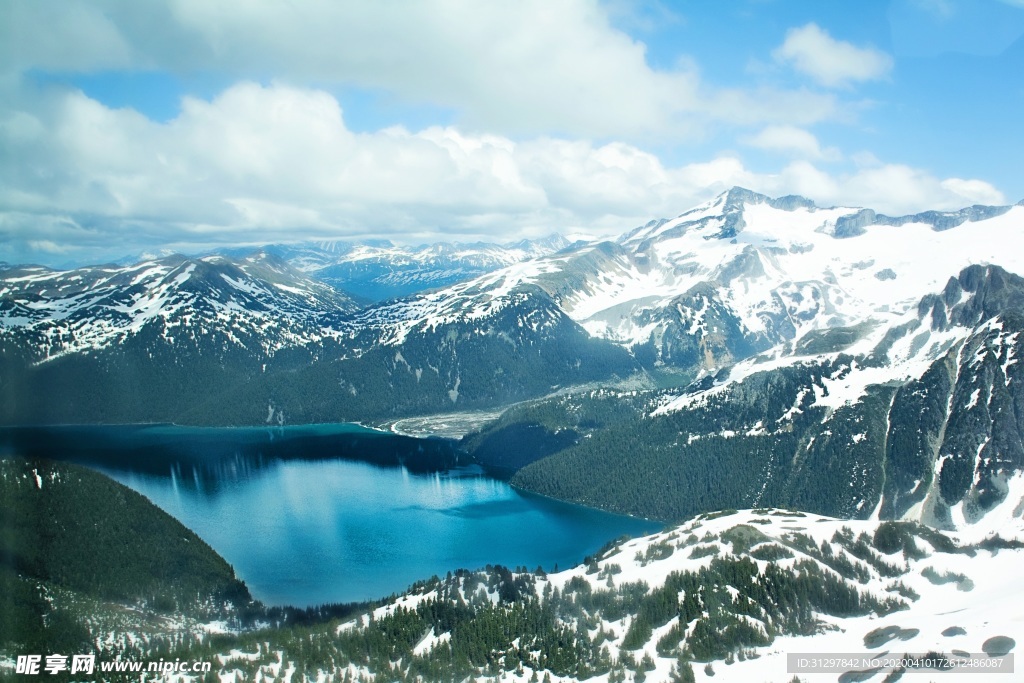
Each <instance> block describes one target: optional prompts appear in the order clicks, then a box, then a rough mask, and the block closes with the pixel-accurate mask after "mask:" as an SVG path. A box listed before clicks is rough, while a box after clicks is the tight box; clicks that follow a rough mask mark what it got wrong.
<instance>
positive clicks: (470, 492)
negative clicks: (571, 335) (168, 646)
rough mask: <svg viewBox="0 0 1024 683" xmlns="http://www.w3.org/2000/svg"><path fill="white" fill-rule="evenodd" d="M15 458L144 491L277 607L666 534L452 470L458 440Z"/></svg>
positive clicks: (2, 448)
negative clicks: (58, 464) (51, 463)
mask: <svg viewBox="0 0 1024 683" xmlns="http://www.w3.org/2000/svg"><path fill="white" fill-rule="evenodd" d="M0 453H3V454H7V455H33V456H37V457H38V456H48V457H53V458H58V459H63V460H72V461H76V462H82V463H84V464H88V465H89V466H91V467H94V468H95V469H98V470H100V471H102V472H104V473H106V474H108V475H109V476H111V477H112V478H114V479H116V480H117V481H119V482H121V483H123V484H125V485H126V486H129V487H130V488H132V489H135V490H136V491H138V492H140V493H142V494H143V495H145V496H146V497H148V498H149V499H150V500H152V501H153V502H154V503H155V504H156V505H158V506H159V507H161V508H162V509H163V510H165V511H166V512H168V513H169V514H171V515H172V516H174V517H175V518H177V519H178V520H179V521H181V522H182V523H183V524H184V525H185V526H187V527H188V528H190V529H192V530H193V531H194V532H195V533H197V534H198V535H199V536H200V537H201V538H203V539H204V540H205V541H206V542H207V543H209V544H210V546H212V547H213V549H214V550H216V551H217V552H218V553H220V554H221V555H222V556H223V557H224V558H225V559H226V560H227V561H228V562H230V563H231V564H232V566H234V568H235V571H236V572H237V574H238V575H239V577H240V578H241V579H242V580H244V581H245V582H246V584H247V585H248V586H249V589H250V591H251V592H252V594H253V596H254V597H256V598H257V599H259V600H262V601H264V602H266V603H267V604H270V605H286V604H287V605H296V606H307V605H316V604H322V603H329V602H351V601H358V600H367V599H374V598H380V597H384V596H387V595H389V594H391V593H394V592H399V591H402V590H404V589H405V588H407V587H408V586H409V585H410V584H412V583H413V582H415V581H418V580H422V579H427V578H429V577H430V576H432V575H434V574H437V575H441V576H443V575H444V574H445V573H446V572H448V571H452V570H455V569H458V568H467V569H473V568H477V567H483V566H485V565H487V564H502V565H506V566H509V567H513V568H514V567H516V566H526V567H528V568H530V569H533V568H535V567H537V566H538V565H539V566H542V567H544V568H545V569H547V570H551V569H552V568H553V567H554V566H555V565H556V564H557V565H559V566H560V567H563V568H564V567H569V566H571V565H574V564H576V563H578V562H580V561H581V560H582V559H583V557H584V556H585V555H587V554H589V553H592V552H594V551H595V550H597V549H598V548H599V547H601V546H602V545H603V544H604V543H606V542H607V541H609V540H611V539H614V538H617V537H619V536H622V535H638V534H643V533H650V532H653V531H655V530H657V529H659V528H660V525H659V524H658V523H657V522H649V521H644V520H637V519H632V518H628V517H622V516H618V515H611V514H607V513H604V512H600V511H597V510H592V509H589V508H584V507H580V506H576V505H570V504H566V503H561V502H558V501H554V500H550V499H547V498H543V497H540V496H534V495H530V494H525V493H522V492H520V491H517V490H515V489H513V488H512V487H510V486H509V485H508V484H506V483H505V482H503V481H500V480H497V479H494V478H491V477H488V476H486V475H484V474H483V473H482V472H481V471H479V469H478V468H476V467H475V466H473V465H465V464H459V463H456V462H453V461H452V459H453V458H455V457H457V456H455V455H453V453H454V448H453V444H452V443H451V442H445V441H441V440H437V439H432V440H417V439H410V438H408V437H398V436H394V435H390V434H385V433H381V432H374V431H372V430H366V429H364V428H362V427H358V426H354V425H318V426H314V427H295V428H287V427H286V428H283V429H281V428H274V429H263V428H244V429H234V428H232V429H219V428H187V427H174V426H149V427H146V426H131V427H129V426H125V427H61V428H22V429H7V430H2V431H0ZM363 454H365V455H367V456H368V458H369V459H371V460H373V461H374V462H375V463H378V464H373V463H369V462H365V461H363V460H362V459H361V455H363ZM399 463H401V464H399ZM431 469H433V471H431Z"/></svg>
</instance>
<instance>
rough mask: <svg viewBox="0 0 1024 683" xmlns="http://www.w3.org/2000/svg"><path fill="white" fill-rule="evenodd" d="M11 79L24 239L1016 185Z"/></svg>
mask: <svg viewBox="0 0 1024 683" xmlns="http://www.w3.org/2000/svg"><path fill="white" fill-rule="evenodd" d="M5 94H6V95H10V96H11V97H7V98H0V101H6V102H7V103H8V104H6V105H0V149H3V150H5V152H6V153H7V154H9V155H11V157H12V158H17V159H18V161H19V162H18V163H17V164H11V163H5V164H0V207H2V208H0V243H2V244H4V245H5V247H4V248H5V251H6V252H8V253H28V252H37V253H40V254H44V253H49V254H52V253H54V252H57V251H60V250H58V249H55V248H54V247H56V246H62V249H63V248H64V247H67V248H79V249H80V250H83V251H84V252H86V253H92V252H94V251H97V250H100V249H105V250H106V252H108V253H109V251H110V248H111V245H112V244H114V245H117V248H118V249H119V250H121V253H125V252H129V251H131V250H133V249H134V250H137V251H141V250H142V249H146V248H151V247H152V246H153V245H165V246H170V247H174V248H179V249H193V250H194V249H200V248H211V247H214V246H218V245H222V244H240V243H241V244H265V243H269V242H276V241H295V240H301V239H308V238H315V237H325V238H326V237H352V238H364V237H368V236H374V237H381V236H383V237H391V238H394V239H397V240H405V241H408V240H423V241H427V240H436V239H460V238H461V239H480V238H484V239H492V240H494V239H496V240H505V239H514V238H520V237H530V236H540V235H544V234H548V233H550V232H552V231H562V232H574V231H577V232H587V233H590V234H605V235H616V234H619V233H622V232H624V231H626V230H628V229H629V228H631V227H634V226H635V225H638V224H641V223H644V222H646V221H647V220H649V219H650V218H652V217H662V216H674V215H677V214H678V213H680V212H682V211H684V210H686V209H688V208H690V207H691V206H693V205H694V204H696V203H698V202H700V201H704V200H706V199H708V198H710V197H711V196H713V195H715V194H717V193H719V192H721V191H724V190H726V189H728V188H729V187H732V186H734V185H741V186H745V187H749V188H751V189H754V190H757V191H761V192H765V193H766V194H772V195H782V194H789V193H797V194H804V195H806V196H808V197H810V198H812V199H814V200H815V201H818V202H819V203H821V204H844V205H862V206H871V207H873V208H875V209H877V210H880V211H885V212H889V213H907V212H914V211H920V210H924V209H946V208H950V209H952V208H959V207H961V206H964V205H966V204H971V203H976V202H977V203H1001V202H1002V201H1003V197H1002V195H1001V194H1000V193H999V192H998V190H996V189H995V188H994V187H992V186H991V185H989V184H988V183H985V182H983V181H981V180H971V179H957V178H951V179H939V178H935V177H933V176H931V175H930V174H928V173H926V172H924V171H921V170H918V169H913V168H909V167H906V166H899V165H892V164H884V163H881V162H878V163H877V164H874V165H870V166H864V167H861V168H859V169H857V170H855V171H854V172H853V173H852V174H849V175H843V174H836V173H831V172H826V171H824V170H822V169H820V168H818V167H817V166H815V165H814V164H813V163H812V161H811V160H806V159H802V160H796V161H793V162H791V163H790V164H789V165H787V166H785V167H784V168H782V169H780V170H779V171H777V172H773V173H760V172H754V171H752V170H750V169H749V168H747V167H746V166H745V165H744V164H743V162H742V161H741V160H740V159H739V158H736V157H734V156H729V155H721V156H718V157H715V158H712V159H709V160H706V161H702V162H697V163H690V164H685V165H681V166H669V165H666V164H665V163H664V162H663V161H661V160H660V159H659V158H658V157H657V156H655V155H654V154H651V153H650V152H647V151H645V150H643V149H641V148H639V147H637V146H634V145H630V144H626V143H621V142H615V143H607V144H596V143H593V142H588V141H584V140H572V139H565V138H555V137H535V138H531V139H527V140H519V141H514V140H512V139H511V138H508V137H505V136H500V135H490V134H478V133H468V132H465V131H463V130H461V129H460V128H458V127H454V126H448V127H428V128H425V129H423V130H419V131H411V130H408V129H406V128H402V127H393V128H387V129H383V130H378V131H374V132H369V133H357V132H353V131H352V130H350V129H349V127H348V126H346V124H345V119H344V113H343V111H342V108H341V106H340V105H339V104H338V102H337V100H336V99H335V98H334V97H333V96H332V95H330V94H328V93H326V92H323V91H320V90H315V89H308V88H297V87H293V86H289V85H284V84H274V85H270V86H264V85H260V84H256V83H251V82H246V83H240V84H236V85H235V86H232V87H231V88H229V89H227V90H226V91H224V92H223V93H221V94H220V95H218V96H217V97H216V98H214V99H213V100H211V101H206V100H202V99H197V98H188V99H186V100H185V101H184V103H183V105H182V110H181V113H180V115H179V116H178V117H176V118H175V119H173V120H171V121H168V122H165V123H161V122H156V121H152V120H150V119H148V118H146V117H144V116H142V115H141V114H139V113H137V112H135V111H133V110H131V109H112V108H109V107H106V106H104V105H103V104H101V103H99V102H97V101H95V100H92V99H90V98H89V97H87V96H85V95H84V94H82V93H80V92H43V93H35V94H34V95H32V96H29V95H26V94H25V93H12V92H7V93H5ZM30 94H31V93H30ZM14 101H19V102H20V106H12V105H11V104H10V103H11V102H14ZM763 133H764V131H762V134H763ZM793 133H794V131H786V130H783V131H781V132H780V131H776V132H775V133H770V134H768V135H767V136H765V135H762V136H761V137H762V138H764V137H767V138H772V136H773V135H774V136H775V137H776V138H780V139H785V138H786V137H787V135H789V137H791V138H792V140H791V141H790V142H793V140H795V141H796V143H797V144H796V146H797V147H799V146H800V145H801V144H802V145H803V146H804V147H807V148H808V149H811V150H812V151H813V146H811V145H808V144H806V143H808V139H807V138H805V137H804V136H801V135H799V134H795V135H794V134H793ZM812 138H813V136H812ZM762 141H764V140H762ZM90 250H91V251H90ZM7 258H10V256H8V257H7Z"/></svg>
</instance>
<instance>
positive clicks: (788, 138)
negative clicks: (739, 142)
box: [743, 126, 842, 161]
mask: <svg viewBox="0 0 1024 683" xmlns="http://www.w3.org/2000/svg"><path fill="white" fill-rule="evenodd" d="M743 142H744V144H746V145H749V146H751V147H757V148H759V149H763V150H767V151H770V152H779V153H782V154H789V155H792V156H797V157H801V158H804V159H810V160H815V161H817V160H822V161H838V160H839V159H841V158H842V153H841V152H840V151H839V150H838V149H836V148H835V147H828V148H822V146H821V144H820V143H819V142H818V138H817V137H815V136H814V134H813V133H811V132H809V131H806V130H804V129H802V128H797V127H796V126H767V127H766V128H763V129H761V130H760V131H759V132H758V133H757V134H756V135H753V136H750V137H747V138H744V139H743Z"/></svg>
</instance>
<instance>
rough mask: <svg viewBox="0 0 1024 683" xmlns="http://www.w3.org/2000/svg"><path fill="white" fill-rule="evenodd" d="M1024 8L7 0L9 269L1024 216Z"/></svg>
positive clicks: (0, 122) (750, 2) (888, 2)
mask: <svg viewBox="0 0 1024 683" xmlns="http://www.w3.org/2000/svg"><path fill="white" fill-rule="evenodd" d="M1022 36H1024V0H876V1H870V0H866V1H863V2H856V3H850V2H825V3H823V2H803V1H795V0H790V1H787V0H723V1H722V2H713V3H712V2H696V1H693V2H633V1H630V0H609V1H607V2H596V1H593V0H564V1H557V2H556V1H541V0H523V1H522V2H516V3H503V2H481V1H479V0H472V1H471V0H415V1H413V0H407V1H401V0H396V1H395V2H389V3H371V2H367V3H340V2H331V1H328V0H302V1H295V2H291V3H283V2H271V1H270V0H245V1H242V0H166V1H165V2H158V1H156V0H153V1H152V2H145V3H127V2H115V1H113V0H111V1H110V2H105V1H103V0H94V1H93V2H76V1H75V0H64V1H62V2H56V1H53V0H6V2H4V3H3V4H2V5H0V260H6V261H10V262H25V261H32V262H40V263H46V264H51V265H60V264H70V263H87V262H99V261H103V260H107V259H112V258H119V257H122V256H124V255H127V254H136V253H143V252H157V253H158V252H161V251H175V250H177V251H185V252H198V251H203V250H207V249H212V248H216V247H218V246H223V245H237V244H252V245H258V244H266V243H270V242H283V241H302V240H306V239H332V238H342V239H365V238H371V237H373V238H379V237H386V238H390V239H393V240H395V241H402V242H417V243H418V242H426V241H435V240H442V239H444V240H462V241H466V240H474V239H486V240H494V241H508V240H514V239H519V238H522V237H536V236H542V235H546V234H549V233H551V232H562V233H563V234H569V235H586V236H599V235H617V234H619V233H622V232H625V231H626V230H628V229H630V228H632V227H634V226H635V225H637V224H639V223H643V222H646V221H647V220H649V219H651V218H657V217H663V216H673V215H677V214H679V213H681V212H682V211H684V210H686V209H688V208H690V207H691V206H693V205H694V204H696V203H699V202H700V201H704V200H706V199H708V198H710V197H712V196H714V195H715V194H717V193H719V192H721V191H723V190H724V189H727V188H728V187H730V186H732V185H743V186H746V187H750V188H751V189H754V190H758V191H761V192H765V193H766V194H770V195H783V194H791V193H795V194H803V195H805V196H808V197H810V198H812V199H814V200H815V201H817V202H818V203H819V204H822V205H836V204H843V205H855V206H870V207H872V208H875V209H876V210H879V211H882V212H887V213H892V214H902V213H911V212H916V211H921V210H926V209H944V210H945V209H956V208H959V207H962V206H966V205H970V204H975V203H981V204H1002V203H1014V202H1017V201H1019V200H1021V199H1022V198H1024V174H1022V173H1021V172H1020V170H1019V169H1020V166H1021V164H1020V159H1022V158H1024V134H1022V132H1021V124H1020V120H1021V119H1022V118H1024V117H1022V116H1021V114H1020V112H1022V111H1024V38H1022Z"/></svg>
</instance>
